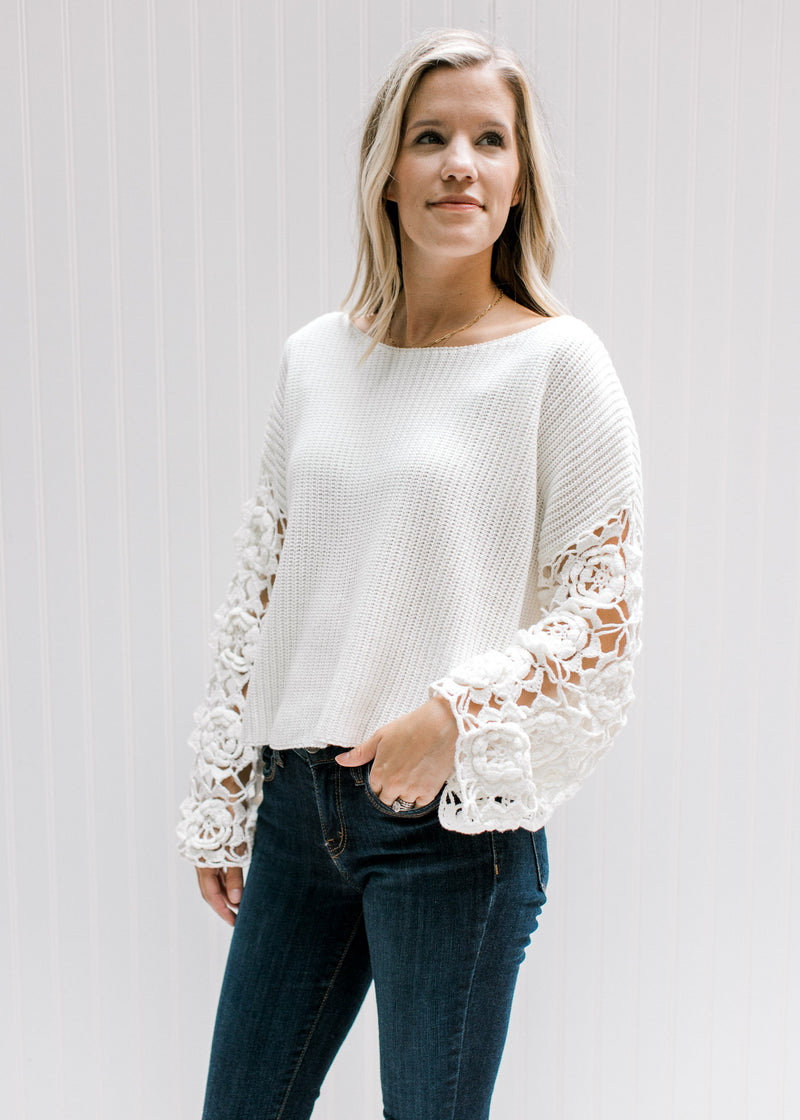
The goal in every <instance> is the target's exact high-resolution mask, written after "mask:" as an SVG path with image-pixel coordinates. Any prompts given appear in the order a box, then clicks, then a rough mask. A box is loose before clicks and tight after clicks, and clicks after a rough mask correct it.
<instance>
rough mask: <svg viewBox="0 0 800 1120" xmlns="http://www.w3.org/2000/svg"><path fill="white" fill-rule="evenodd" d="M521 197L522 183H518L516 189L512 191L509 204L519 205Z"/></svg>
mask: <svg viewBox="0 0 800 1120" xmlns="http://www.w3.org/2000/svg"><path fill="white" fill-rule="evenodd" d="M521 198H522V184H521V183H520V184H519V185H518V186H517V189H516V190H515V191H514V194H513V196H512V198H511V205H512V206H518V205H519V200H520V199H521Z"/></svg>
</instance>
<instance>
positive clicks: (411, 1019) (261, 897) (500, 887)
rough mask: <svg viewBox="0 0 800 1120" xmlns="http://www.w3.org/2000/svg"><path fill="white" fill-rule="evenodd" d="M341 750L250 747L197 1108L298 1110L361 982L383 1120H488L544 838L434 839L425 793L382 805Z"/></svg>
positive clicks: (268, 1114)
mask: <svg viewBox="0 0 800 1120" xmlns="http://www.w3.org/2000/svg"><path fill="white" fill-rule="evenodd" d="M340 750H341V748H340V747H326V748H325V749H324V750H322V751H319V752H307V751H286V752H284V753H282V754H280V755H278V754H277V752H273V751H271V750H270V749H269V748H265V750H264V761H265V765H264V774H265V782H264V799H263V802H262V804H261V807H260V809H259V815H258V827H257V830H256V841H255V847H254V851H253V860H252V863H251V865H250V871H249V873H248V876H247V882H246V885H245V890H244V896H243V898H242V903H241V906H240V908H239V915H238V918H237V921H236V926H235V929H234V933H233V938H232V940H231V947H230V954H229V957H228V964H227V968H226V971H225V979H224V981H223V986H222V994H221V996H220V1001H219V1009H218V1012H217V1021H216V1027H215V1030H214V1042H213V1047H212V1053H211V1066H210V1071H209V1078H208V1085H207V1089H206V1103H205V1110H204V1112H203V1118H204V1120H256V1118H257V1120H306V1118H307V1117H309V1116H310V1115H311V1112H312V1109H313V1107H314V1102H315V1100H316V1099H317V1097H318V1095H319V1090H320V1086H321V1084H322V1080H323V1078H324V1077H325V1074H326V1073H327V1071H328V1068H329V1067H330V1064H331V1062H332V1061H333V1058H334V1056H335V1055H336V1052H337V1051H338V1049H339V1047H340V1046H341V1044H342V1041H343V1040H344V1037H345V1035H346V1034H347V1032H348V1030H349V1029H350V1027H351V1025H352V1023H353V1020H354V1019H355V1016H356V1013H357V1012H358V1009H359V1007H360V1006H361V1003H362V1001H363V999H364V996H365V994H366V992H367V989H368V988H369V985H370V981H372V980H374V982H375V996H376V1002H377V1007H378V1023H379V1033H380V1054H381V1081H382V1085H383V1101H384V1117H386V1118H388V1120H486V1117H488V1115H489V1102H490V1099H491V1095H492V1090H493V1088H494V1082H495V1078H496V1076H497V1069H498V1066H499V1064H500V1056H501V1054H502V1051H503V1045H504V1043H505V1038H506V1032H507V1029H508V1018H509V1014H510V1011H511V999H512V996H513V992H514V985H515V982H516V978H517V970H518V968H519V965H520V963H521V961H522V959H523V956H524V953H525V948H526V946H527V944H528V942H529V940H530V935H531V933H532V931H533V930H534V929H535V928H536V923H537V917H538V915H539V913H540V911H541V908H542V905H543V904H544V901H545V894H544V890H545V887H546V885H547V845H546V841H545V835H544V830H543V829H541V830H540V831H539V832H536V833H530V832H526V831H524V830H519V831H514V832H482V833H479V834H478V835H475V836H465V835H463V834H461V833H458V832H450V831H448V830H446V829H443V828H442V827H441V825H440V824H439V821H438V817H437V806H438V798H437V800H436V801H434V802H432V803H431V804H430V805H426V806H424V807H422V808H420V809H416V810H413V811H411V812H408V813H403V814H397V813H393V812H392V811H391V809H388V808H386V806H384V805H382V804H381V803H380V801H379V800H378V799H377V797H376V796H375V795H374V794H373V792H372V790H371V789H370V787H369V781H368V777H369V775H368V767H359V768H357V769H352V770H349V769H343V768H341V767H340V766H338V765H337V764H336V762H335V761H334V759H335V757H336V755H337V754H338V753H339V752H340ZM353 1120H357V1118H356V1117H355V1116H354V1117H353Z"/></svg>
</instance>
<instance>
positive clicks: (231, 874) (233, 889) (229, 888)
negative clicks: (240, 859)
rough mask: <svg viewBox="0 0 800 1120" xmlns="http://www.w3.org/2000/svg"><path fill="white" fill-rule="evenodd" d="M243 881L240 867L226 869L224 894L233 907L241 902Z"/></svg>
mask: <svg viewBox="0 0 800 1120" xmlns="http://www.w3.org/2000/svg"><path fill="white" fill-rule="evenodd" d="M243 881H244V880H243V877H242V869H241V867H229V868H228V870H227V873H226V875H225V893H226V894H227V896H228V900H229V901H230V902H232V903H233V904H234V906H235V905H236V904H237V903H238V902H241V899H242V883H243Z"/></svg>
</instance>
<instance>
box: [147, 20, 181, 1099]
mask: <svg viewBox="0 0 800 1120" xmlns="http://www.w3.org/2000/svg"><path fill="white" fill-rule="evenodd" d="M145 21H146V29H145V30H146V42H147V130H148V148H149V155H150V179H149V187H150V210H151V214H152V228H151V234H152V262H153V264H152V268H153V324H152V326H153V354H154V362H155V369H154V373H155V406H156V417H155V420H156V454H157V472H158V538H159V540H158V543H159V549H158V553H159V577H160V595H159V612H160V627H159V629H160V636H161V666H162V668H161V678H162V681H163V690H164V709H163V719H164V722H163V742H164V760H163V761H164V765H163V767H162V769H161V775H162V776H161V780H162V782H163V787H164V801H165V805H166V809H167V814H168V819H167V820H166V821H165V822H164V828H165V835H167V836H170V835H171V834H172V830H173V828H174V823H175V821H174V816H175V813H174V806H175V805H176V804H177V803H178V800H179V799H178V796H177V791H176V789H175V781H174V778H173V765H172V757H171V750H170V748H171V747H172V743H173V734H174V728H175V697H174V682H173V664H174V657H173V645H172V606H171V589H172V581H171V571H172V562H171V530H170V506H169V490H170V480H169V469H168V463H169V443H168V434H167V432H168V427H167V387H166V369H165V366H166V360H165V345H166V341H165V331H164V243H163V234H162V215H161V190H162V185H161V155H160V151H161V129H160V125H159V104H160V91H159V80H158V51H157V41H158V22H157V16H156V6H155V0H147V6H146V12H145ZM166 881H167V891H168V894H169V897H168V899H167V905H166V930H167V956H168V972H169V993H170V1000H169V1026H170V1033H169V1038H170V1048H171V1052H172V1053H173V1054H179V1053H180V1038H181V1013H180V1006H181V993H180V986H179V982H178V975H179V968H178V963H179V958H180V948H179V944H178V864H177V861H176V860H170V861H168V863H167V866H166ZM174 1068H175V1079H174V1083H173V1085H172V1086H170V1090H171V1092H170V1093H169V1094H168V1097H167V1099H168V1100H169V1102H170V1104H169V1107H170V1108H171V1110H172V1111H173V1112H174V1113H175V1114H176V1115H177V1114H178V1109H179V1102H180V1100H181V1099H182V1096H183V1084H182V1074H183V1065H182V1063H181V1062H180V1061H177V1062H175V1063H174Z"/></svg>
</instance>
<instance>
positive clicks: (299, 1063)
mask: <svg viewBox="0 0 800 1120" xmlns="http://www.w3.org/2000/svg"><path fill="white" fill-rule="evenodd" d="M362 919H363V915H362V914H359V915H358V917H357V918H356V923H355V925H354V926H353V929H352V930H351V933H350V936H349V937H348V939H347V942H346V943H345V946H344V948H343V949H342V952H341V955H340V957H339V959H338V961H337V962H336V967H335V968H334V970H333V975H332V976H331V978H330V980H329V982H328V986H327V988H326V989H325V994H324V995H323V997H322V1001H321V1003H320V1005H319V1007H318V1008H317V1013H316V1015H315V1016H314V1022H313V1023H312V1024H311V1026H310V1027H309V1029H308V1034H307V1035H306V1040H305V1042H304V1043H303V1049H302V1050H301V1051H300V1057H299V1058H298V1059H297V1062H296V1063H295V1067H294V1069H293V1070H292V1076H291V1077H290V1078H289V1084H288V1085H287V1087H286V1092H285V1093H284V1095H283V1100H282V1101H281V1103H280V1105H279V1106H278V1111H277V1112H276V1113H275V1120H281V1116H283V1113H284V1110H285V1108H286V1105H287V1102H288V1100H289V1094H290V1093H291V1091H292V1088H293V1086H294V1083H295V1081H296V1080H297V1075H298V1073H299V1072H300V1067H301V1066H302V1064H303V1059H304V1058H305V1056H306V1053H307V1051H308V1047H309V1044H310V1043H311V1038H312V1036H313V1034H314V1031H315V1030H316V1029H317V1025H318V1023H319V1020H320V1016H321V1015H322V1012H323V1010H324V1008H325V1004H326V1003H327V1002H328V996H329V995H330V994H331V990H332V988H333V985H334V984H335V983H336V978H337V977H338V975H339V973H340V972H341V970H342V965H343V964H344V960H345V957H346V956H347V954H348V953H349V952H350V946H351V945H352V944H353V938H354V937H355V935H356V932H357V930H358V923H359V922H360V921H362Z"/></svg>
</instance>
